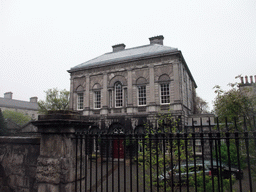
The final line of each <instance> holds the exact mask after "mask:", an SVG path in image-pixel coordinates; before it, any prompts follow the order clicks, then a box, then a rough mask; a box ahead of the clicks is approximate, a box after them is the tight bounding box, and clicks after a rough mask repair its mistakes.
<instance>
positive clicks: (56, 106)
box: [38, 88, 69, 114]
mask: <svg viewBox="0 0 256 192" xmlns="http://www.w3.org/2000/svg"><path fill="white" fill-rule="evenodd" d="M45 93H46V100H45V101H42V100H40V101H39V102H38V106H39V112H40V113H44V114H47V113H48V111H60V110H68V108H69V91H67V90H66V89H64V90H61V91H59V90H58V89H57V88H53V89H48V90H47V91H45Z"/></svg>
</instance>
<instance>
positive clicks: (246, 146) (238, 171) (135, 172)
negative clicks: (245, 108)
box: [75, 117, 256, 192]
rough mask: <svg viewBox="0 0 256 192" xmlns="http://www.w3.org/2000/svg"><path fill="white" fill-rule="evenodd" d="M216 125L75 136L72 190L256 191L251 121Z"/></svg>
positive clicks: (255, 138) (255, 146) (254, 134)
mask: <svg viewBox="0 0 256 192" xmlns="http://www.w3.org/2000/svg"><path fill="white" fill-rule="evenodd" d="M192 122H193V121H192ZM216 122H217V123H216V124H211V123H210V122H209V125H203V124H202V121H201V123H199V125H195V124H194V123H192V125H190V126H185V127H183V131H182V132H175V131H174V132H168V133H166V132H164V131H157V130H166V129H164V128H163V129H155V132H152V130H151V131H150V133H145V134H135V133H133V134H106V133H98V134H91V133H89V132H88V133H77V134H76V136H75V140H76V165H75V166H76V172H75V176H76V183H75V190H76V191H80V192H82V191H86V192H87V191H100V192H103V191H104V192H108V191H111V192H114V191H144V192H145V191H233V190H236V191H254V190H255V189H256V186H255V183H253V180H254V179H256V167H255V165H256V131H255V130H256V129H255V118H254V117H253V118H251V119H250V120H248V119H242V120H241V119H239V120H234V121H233V122H228V121H227V120H226V121H225V122H224V123H219V120H218V119H217V120H216ZM168 130H171V129H170V128H168Z"/></svg>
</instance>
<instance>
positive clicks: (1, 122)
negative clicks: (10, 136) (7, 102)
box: [0, 109, 7, 135]
mask: <svg viewBox="0 0 256 192" xmlns="http://www.w3.org/2000/svg"><path fill="white" fill-rule="evenodd" d="M6 132H7V127H6V123H5V119H4V116H3V114H2V111H1V109H0V135H5V134H6Z"/></svg>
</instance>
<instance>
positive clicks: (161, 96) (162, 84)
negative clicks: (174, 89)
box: [160, 82, 171, 105]
mask: <svg viewBox="0 0 256 192" xmlns="http://www.w3.org/2000/svg"><path fill="white" fill-rule="evenodd" d="M162 86H166V87H167V88H168V90H167V91H165V92H168V95H167V94H165V95H163V91H164V90H162ZM163 97H169V99H166V98H165V99H163ZM164 100H169V101H168V102H162V101H164ZM170 100H171V98H170V83H169V82H165V83H161V84H160V104H161V105H166V104H170V103H171V101H170Z"/></svg>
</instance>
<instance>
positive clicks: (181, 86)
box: [68, 36, 197, 129]
mask: <svg viewBox="0 0 256 192" xmlns="http://www.w3.org/2000/svg"><path fill="white" fill-rule="evenodd" d="M163 39H164V37H163V36H156V37H151V38H149V40H150V44H149V45H144V46H139V47H134V48H129V49H125V47H126V46H125V45H124V44H118V45H114V46H112V48H113V51H112V52H110V53H105V54H103V55H101V56H99V57H96V58H94V59H92V60H89V61H87V62H84V63H82V64H80V65H77V66H75V67H72V68H71V69H70V70H68V72H69V73H70V76H71V79H70V94H71V95H70V108H71V110H76V111H80V112H81V114H82V115H84V116H87V117H90V119H94V120H97V122H99V124H100V122H104V124H105V126H106V127H111V124H113V121H112V120H113V119H114V118H117V117H118V118H121V119H123V120H124V121H125V120H127V119H130V120H131V126H132V127H133V129H135V128H136V127H137V126H139V125H140V124H143V122H145V120H146V121H150V122H151V123H152V124H153V125H154V126H157V125H156V124H157V123H156V121H157V117H156V116H157V115H158V114H159V113H169V112H170V111H171V113H172V114H173V115H175V116H179V117H180V118H182V120H183V121H182V122H184V123H186V122H187V117H188V116H189V115H190V114H193V108H194V100H195V89H196V87H197V85H196V83H195V80H194V78H193V76H192V74H191V72H190V70H189V68H188V66H187V64H186V61H185V59H184V57H183V55H182V53H181V51H180V50H178V49H177V48H172V47H168V46H164V45H163ZM142 119H144V120H142Z"/></svg>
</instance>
